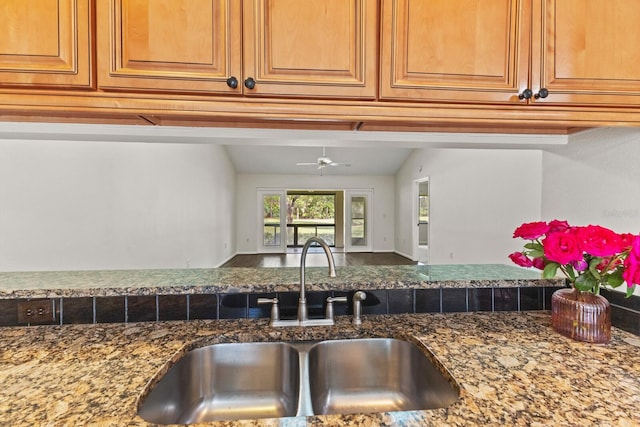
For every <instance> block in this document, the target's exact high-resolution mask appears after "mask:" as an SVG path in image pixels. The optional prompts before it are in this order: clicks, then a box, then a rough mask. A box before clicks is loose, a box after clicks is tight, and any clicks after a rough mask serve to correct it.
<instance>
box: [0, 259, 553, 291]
mask: <svg viewBox="0 0 640 427" xmlns="http://www.w3.org/2000/svg"><path fill="white" fill-rule="evenodd" d="M337 274H338V277H336V278H329V277H327V269H326V267H308V268H307V275H306V277H307V289H308V290H311V291H315V290H318V291H323V290H358V289H364V290H366V289H411V288H420V289H428V288H440V287H464V288H474V287H488V286H491V287H494V288H495V287H528V286H562V283H563V281H562V279H550V280H543V279H541V278H540V276H541V275H540V272H539V271H537V270H526V269H522V268H519V267H515V266H511V265H494V264H491V265H486V264H478V265H394V266H389V265H385V266H357V267H356V266H354V267H338V268H337ZM299 280H300V270H299V269H298V268H295V267H284V268H210V269H167V270H105V271H44V272H4V273H3V272H0V299H8V298H58V297H87V296H122V295H156V294H164V295H180V294H199V293H234V292H247V293H251V292H256V293H257V292H264V293H269V292H284V291H288V290H294V289H298V286H299V285H298V283H299Z"/></svg>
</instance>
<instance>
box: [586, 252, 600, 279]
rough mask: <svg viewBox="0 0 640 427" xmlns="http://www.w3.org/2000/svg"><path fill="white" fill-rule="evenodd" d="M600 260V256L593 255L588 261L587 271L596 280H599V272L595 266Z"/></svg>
mask: <svg viewBox="0 0 640 427" xmlns="http://www.w3.org/2000/svg"><path fill="white" fill-rule="evenodd" d="M601 262H602V258H600V257H593V258H591V261H589V272H590V273H591V274H592V275H593V277H595V278H596V279H597V280H600V272H599V271H598V269H597V268H596V267H597V266H598V264H600V263H601Z"/></svg>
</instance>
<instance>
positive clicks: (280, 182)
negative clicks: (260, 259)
mask: <svg viewBox="0 0 640 427" xmlns="http://www.w3.org/2000/svg"><path fill="white" fill-rule="evenodd" d="M258 188H265V189H269V188H278V189H289V190H293V189H295V190H307V189H309V190H312V189H313V190H348V189H360V190H362V189H370V188H372V189H373V201H372V202H373V203H372V211H373V218H372V225H373V228H372V234H373V235H372V240H373V251H374V252H392V251H393V249H394V248H393V242H394V214H395V212H394V177H393V176H334V175H325V176H320V175H257V174H255V175H252V174H238V176H237V214H236V227H237V233H236V235H237V239H238V240H237V246H236V247H237V250H238V252H239V253H256V252H257V250H258V242H257V237H258V229H257V224H256V217H257V215H258V206H257V189H258Z"/></svg>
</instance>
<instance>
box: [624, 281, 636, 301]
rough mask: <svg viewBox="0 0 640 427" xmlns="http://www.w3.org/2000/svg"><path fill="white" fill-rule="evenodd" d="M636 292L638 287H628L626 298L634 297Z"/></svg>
mask: <svg viewBox="0 0 640 427" xmlns="http://www.w3.org/2000/svg"><path fill="white" fill-rule="evenodd" d="M635 290H636V285H635V284H634V285H633V286H629V287H627V295H626V297H627V298H629V297H630V296H631V295H633V291H635Z"/></svg>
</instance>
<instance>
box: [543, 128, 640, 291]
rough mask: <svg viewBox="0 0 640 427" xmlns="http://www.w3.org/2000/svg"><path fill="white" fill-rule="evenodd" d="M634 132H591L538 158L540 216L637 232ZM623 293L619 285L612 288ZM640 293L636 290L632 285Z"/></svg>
mask: <svg viewBox="0 0 640 427" xmlns="http://www.w3.org/2000/svg"><path fill="white" fill-rule="evenodd" d="M638 159H640V130H639V129H628V128H604V129H595V130H591V131H588V132H582V133H579V134H576V135H572V136H571V138H570V139H569V144H568V146H566V147H562V148H558V149H554V150H552V151H550V152H545V153H544V157H543V182H542V194H543V196H542V215H543V218H544V219H546V220H550V219H554V218H557V219H566V220H567V221H569V223H570V224H573V225H588V224H597V225H602V226H604V227H608V228H611V229H613V230H614V231H616V232H619V233H634V234H638V233H640V168H639V167H638V166H637V162H638ZM617 290H619V291H621V292H626V288H625V287H624V286H622V287H620V288H618V289H617ZM635 294H636V295H640V287H636V292H635Z"/></svg>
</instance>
